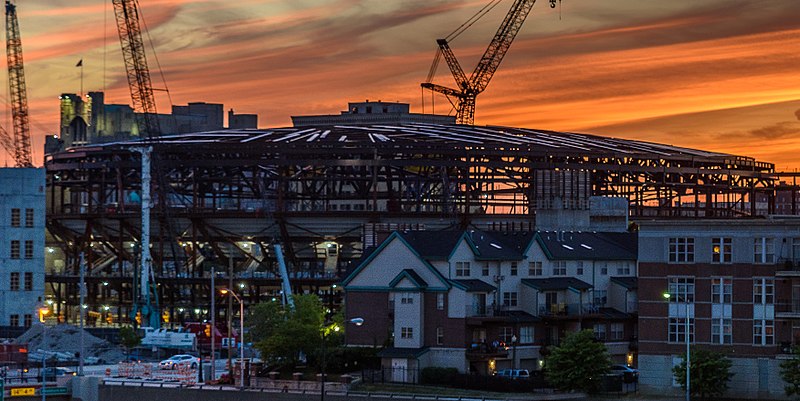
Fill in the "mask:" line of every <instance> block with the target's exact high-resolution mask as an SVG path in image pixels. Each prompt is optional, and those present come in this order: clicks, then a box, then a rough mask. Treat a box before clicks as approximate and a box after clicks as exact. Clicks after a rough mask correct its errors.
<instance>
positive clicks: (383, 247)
mask: <svg viewBox="0 0 800 401" xmlns="http://www.w3.org/2000/svg"><path fill="white" fill-rule="evenodd" d="M636 240H637V238H636V234H631V233H596V232H493V231H478V230H468V231H437V232H431V231H410V232H394V233H392V234H391V235H390V236H389V237H388V238H387V239H386V240H385V241H383V242H382V243H381V244H380V245H379V246H378V247H377V248H376V249H375V250H374V251H372V252H371V253H369V255H368V256H367V257H366V258H365V259H364V260H363V262H362V263H361V264H360V265H359V266H358V267H357V268H356V269H355V270H354V271H353V272H352V273H351V274H350V275H349V276H348V277H347V278H346V279H345V280H344V282H343V284H344V290H345V310H346V314H347V318H353V317H363V318H364V319H365V323H364V325H363V326H361V327H359V328H353V329H350V330H348V331H347V338H346V342H347V344H348V345H351V346H385V348H384V349H383V350H382V351H381V353H380V356H381V357H382V364H383V366H384V367H385V368H391V371H392V372H393V373H392V375H393V376H392V378H391V379H392V380H395V381H416V378H417V375H418V372H419V370H421V369H423V368H425V367H428V366H438V367H455V368H457V369H458V370H459V371H461V372H473V373H479V374H489V373H491V372H492V371H494V370H499V369H505V368H521V369H530V370H537V369H541V368H542V366H543V356H544V355H543V351H542V350H543V348H544V347H545V346H547V345H551V344H557V343H558V342H559V341H560V339H562V338H563V337H564V336H565V335H566V334H567V333H569V332H573V331H576V330H579V329H581V328H588V329H593V330H594V331H595V334H596V336H597V338H598V340H600V341H604V342H606V344H607V345H608V347H609V349H610V351H611V353H612V355H613V356H614V358H615V359H616V360H617V361H619V362H625V361H627V362H629V363H630V362H633V360H634V359H635V352H636V341H635V339H636V334H637V332H636V331H637V329H636V316H637V315H636V314H637V283H636V249H637V245H636Z"/></svg>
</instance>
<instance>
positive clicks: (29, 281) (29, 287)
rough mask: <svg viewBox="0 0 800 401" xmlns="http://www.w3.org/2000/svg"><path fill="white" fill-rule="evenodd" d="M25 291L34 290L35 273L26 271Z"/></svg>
mask: <svg viewBox="0 0 800 401" xmlns="http://www.w3.org/2000/svg"><path fill="white" fill-rule="evenodd" d="M25 291H33V273H31V272H25Z"/></svg>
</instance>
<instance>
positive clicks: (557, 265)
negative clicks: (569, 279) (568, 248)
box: [553, 260, 567, 276]
mask: <svg viewBox="0 0 800 401" xmlns="http://www.w3.org/2000/svg"><path fill="white" fill-rule="evenodd" d="M553 275H554V276H566V275H567V261H566V260H556V261H553Z"/></svg>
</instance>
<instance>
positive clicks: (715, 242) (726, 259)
mask: <svg viewBox="0 0 800 401" xmlns="http://www.w3.org/2000/svg"><path fill="white" fill-rule="evenodd" d="M732 254H733V245H732V240H731V239H730V238H714V239H712V240H711V262H712V263H731V262H732Z"/></svg>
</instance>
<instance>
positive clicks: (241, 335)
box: [220, 288, 244, 389]
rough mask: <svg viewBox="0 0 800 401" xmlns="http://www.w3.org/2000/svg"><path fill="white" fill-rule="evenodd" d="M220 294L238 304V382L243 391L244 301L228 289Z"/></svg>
mask: <svg viewBox="0 0 800 401" xmlns="http://www.w3.org/2000/svg"><path fill="white" fill-rule="evenodd" d="M220 293H222V295H225V294H231V295H233V297H234V298H236V300H237V301H238V302H239V365H240V367H241V376H240V377H239V381H240V383H241V388H242V389H244V301H242V299H241V298H239V296H238V295H236V293H235V292H233V291H232V290H230V289H228V288H223V289H221V290H220ZM228 341H230V340H228ZM228 347H230V344H228ZM229 349H230V348H229ZM231 368H232V367H231Z"/></svg>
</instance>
